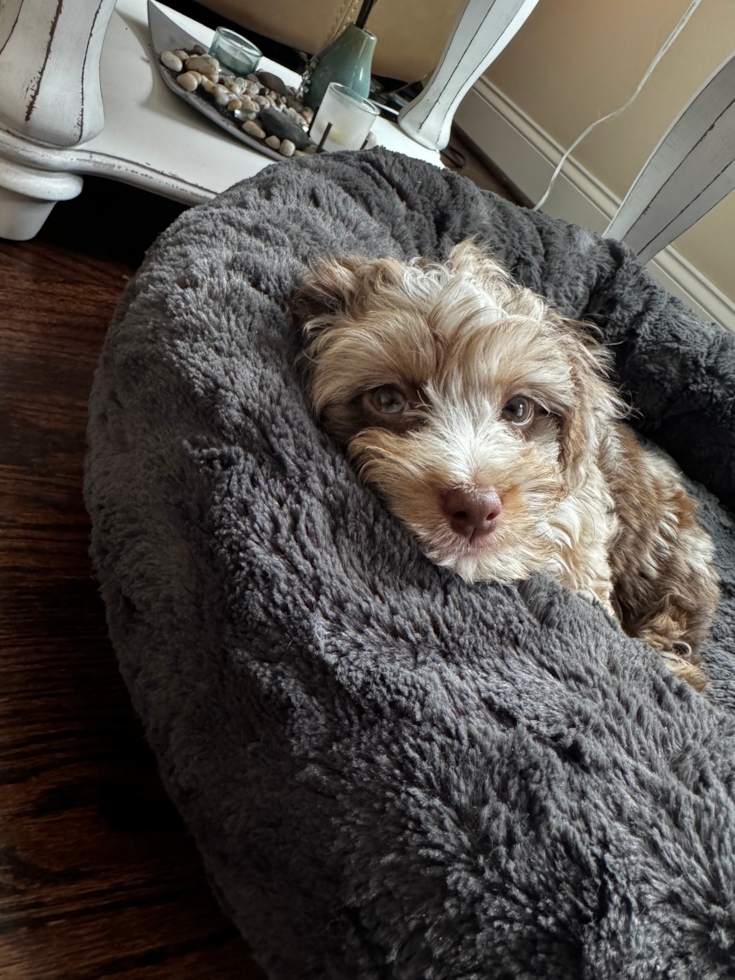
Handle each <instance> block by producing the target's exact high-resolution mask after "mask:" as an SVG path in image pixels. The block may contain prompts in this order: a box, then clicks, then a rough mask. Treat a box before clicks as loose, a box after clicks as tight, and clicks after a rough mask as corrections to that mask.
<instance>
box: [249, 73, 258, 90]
mask: <svg viewBox="0 0 735 980" xmlns="http://www.w3.org/2000/svg"><path fill="white" fill-rule="evenodd" d="M246 77H247V80H248V81H249V82H255V84H256V85H257V86H258V88H260V82H259V81H258V76H257V75H255V74H253V72H250V74H249V75H247V76H246Z"/></svg>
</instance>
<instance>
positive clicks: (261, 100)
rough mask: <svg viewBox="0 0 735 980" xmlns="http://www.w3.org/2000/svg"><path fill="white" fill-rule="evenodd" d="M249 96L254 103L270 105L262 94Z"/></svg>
mask: <svg viewBox="0 0 735 980" xmlns="http://www.w3.org/2000/svg"><path fill="white" fill-rule="evenodd" d="M250 98H251V99H252V100H253V102H255V103H256V105H270V102H269V101H268V99H266V97H265V96H264V95H251V96H250Z"/></svg>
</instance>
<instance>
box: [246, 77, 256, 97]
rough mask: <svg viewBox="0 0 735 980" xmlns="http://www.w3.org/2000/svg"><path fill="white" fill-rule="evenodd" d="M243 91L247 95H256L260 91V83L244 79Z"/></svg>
mask: <svg viewBox="0 0 735 980" xmlns="http://www.w3.org/2000/svg"><path fill="white" fill-rule="evenodd" d="M244 88H245V91H246V92H247V93H248V95H257V94H258V92H260V85H259V84H258V83H257V82H252V81H250V80H249V79H245V86H244Z"/></svg>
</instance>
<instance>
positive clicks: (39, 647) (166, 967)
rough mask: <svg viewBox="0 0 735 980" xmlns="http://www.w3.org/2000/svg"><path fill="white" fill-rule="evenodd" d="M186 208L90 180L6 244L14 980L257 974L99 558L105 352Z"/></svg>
mask: <svg viewBox="0 0 735 980" xmlns="http://www.w3.org/2000/svg"><path fill="white" fill-rule="evenodd" d="M179 210H180V208H179V207H178V206H177V205H173V204H171V203H170V202H166V201H162V200H161V199H159V198H153V197H151V196H149V195H146V194H144V193H142V192H139V191H133V190H131V189H129V188H121V187H118V186H116V185H112V184H110V183H108V182H104V181H88V182H87V187H86V188H85V191H84V192H83V194H82V197H81V198H80V199H78V201H75V202H70V203H69V204H66V205H58V206H57V208H56V209H55V211H54V213H53V215H52V219H51V220H50V222H49V224H48V225H47V227H46V229H44V231H43V232H42V234H41V236H40V237H39V238H38V239H36V240H35V241H34V242H30V243H11V242H1V241H0V304H1V305H0V310H1V313H0V977H2V980H96V978H102V977H112V978H115V980H163V978H176V980H209V978H212V980H214V978H216V980H234V978H237V980H261V978H262V977H263V974H262V973H261V972H260V970H259V969H258V968H257V967H256V966H255V965H254V964H253V963H252V960H251V959H250V957H249V954H248V950H247V947H246V945H245V943H244V942H243V940H242V939H241V938H240V937H239V936H238V934H237V932H236V930H235V929H234V927H233V926H232V925H231V924H230V923H229V922H228V920H227V919H225V918H224V916H223V915H222V913H221V912H220V911H219V909H218V907H217V904H216V902H215V900H214V898H213V897H212V895H211V893H210V891H209V889H208V887H207V884H206V881H205V878H204V875H203V872H202V869H201V864H200V861H199V858H198V855H197V853H196V850H195V848H194V846H193V844H192V842H191V840H190V839H189V838H188V836H187V834H186V832H185V830H184V828H183V826H182V824H181V821H180V819H179V817H178V815H177V814H176V812H175V811H174V809H173V807H172V806H171V804H170V803H169V801H168V799H167V798H166V796H165V794H164V792H163V790H162V788H161V786H160V783H159V780H158V777H157V774H156V768H155V763H154V760H153V758H152V755H151V753H150V751H149V749H148V748H147V746H146V744H145V742H144V739H143V735H142V730H141V726H140V724H139V723H138V721H137V720H136V719H135V717H134V716H133V713H132V709H131V707H130V703H129V700H128V695H127V692H126V691H125V689H124V686H123V684H122V681H121V679H120V677H119V674H118V671H117V665H116V662H115V658H114V654H113V652H112V649H111V647H110V643H109V640H108V638H107V631H106V627H105V619H104V610H103V607H102V603H101V601H100V599H99V596H98V594H97V589H96V586H95V583H94V581H93V579H92V575H91V568H90V563H89V558H88V556H87V548H88V541H89V521H88V517H87V514H86V512H85V509H84V503H83V500H82V472H83V460H84V451H85V427H86V416H87V398H88V394H89V389H90V385H91V381H92V375H93V371H94V366H95V363H96V359H97V356H98V353H99V350H100V347H101V345H102V341H103V338H104V334H105V330H106V327H107V324H108V322H109V320H110V317H111V315H112V312H113V310H114V307H115V304H116V303H117V301H118V299H119V297H120V295H121V292H122V290H123V288H124V285H125V282H126V279H127V278H128V277H129V276H130V275H132V273H133V271H134V269H135V267H136V265H137V264H138V263H139V261H140V259H141V257H142V254H143V250H144V249H145V248H146V247H147V246H148V245H149V244H150V242H151V241H152V240H153V238H154V237H155V235H156V233H157V232H158V231H159V230H161V229H162V228H163V227H165V226H166V225H167V224H168V223H169V221H170V220H171V219H172V218H173V217H174V216H175V215H176V213H178V211H179ZM131 215H132V216H133V217H134V219H135V221H136V222H137V223H136V224H132V223H131V220H130V219H131Z"/></svg>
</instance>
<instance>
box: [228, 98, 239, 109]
mask: <svg viewBox="0 0 735 980" xmlns="http://www.w3.org/2000/svg"><path fill="white" fill-rule="evenodd" d="M227 108H228V109H229V110H230V112H234V111H235V109H241V108H242V101H241V100H240V99H230V101H229V102H228V103H227Z"/></svg>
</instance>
